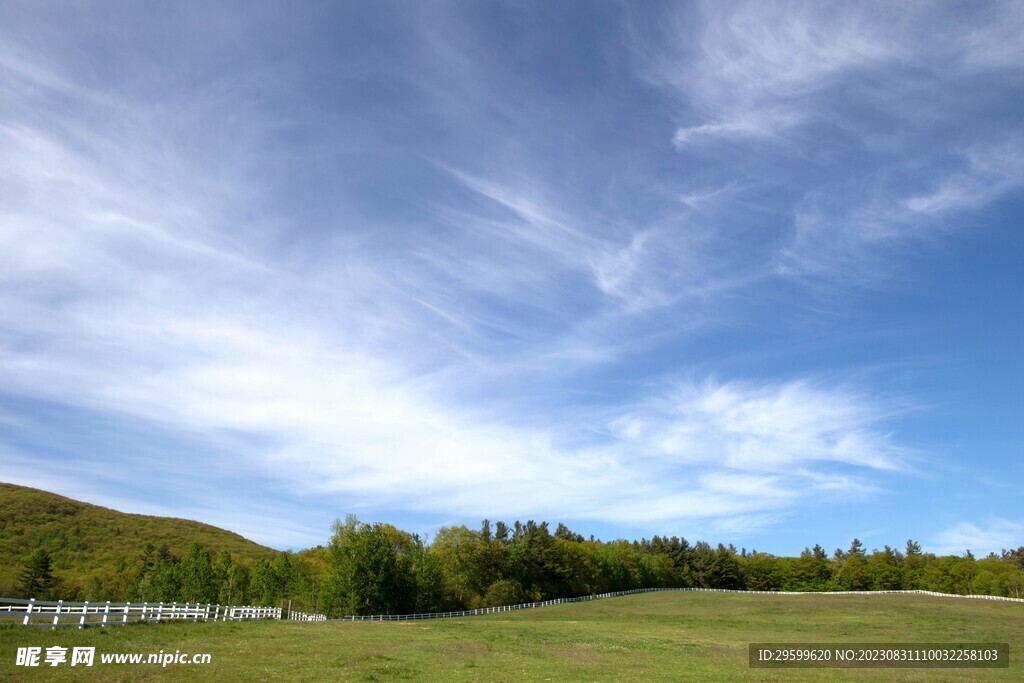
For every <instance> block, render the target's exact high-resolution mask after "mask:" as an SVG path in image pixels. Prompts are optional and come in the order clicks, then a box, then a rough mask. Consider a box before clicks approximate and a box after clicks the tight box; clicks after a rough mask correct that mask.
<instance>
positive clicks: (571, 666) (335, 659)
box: [0, 593, 1024, 681]
mask: <svg viewBox="0 0 1024 683" xmlns="http://www.w3.org/2000/svg"><path fill="white" fill-rule="evenodd" d="M765 641H773V642H795V641H805V642H806V641H812V642H835V643H839V642H893V643H908V642H957V641H959V642H964V641H973V642H983V641H989V642H1009V643H1010V659H1011V668H1009V669H987V670H986V669H918V670H898V669H866V670H864V669H861V670H839V669H820V670H809V669H751V668H749V667H748V665H747V645H748V643H750V642H765ZM29 645H35V646H42V647H44V648H45V647H47V646H52V645H61V646H64V647H74V646H76V645H79V646H81V645H92V646H95V647H96V648H97V664H96V666H94V667H93V668H92V669H83V668H80V667H76V668H71V667H69V666H67V665H66V664H65V665H61V666H59V667H56V668H50V667H40V668H38V669H27V668H18V667H15V666H14V662H15V651H16V649H17V647H19V646H29ZM159 650H164V651H165V652H174V651H175V650H181V651H182V652H190V653H193V652H209V653H211V654H212V664H210V665H207V666H198V665H191V666H190V665H170V666H168V667H167V668H165V669H161V668H160V667H158V666H155V665H137V666H128V665H120V666H118V665H106V666H103V665H101V664H99V663H98V657H99V653H102V652H108V653H110V652H141V653H149V652H157V651H159ZM1022 653H1024V605H1021V604H1015V603H998V602H986V601H980V600H977V601H976V600H953V599H941V598H931V597H924V596H907V595H869V596H816V595H800V596H770V595H736V594H724V593H653V594H645V595H634V596H627V597H621V598H609V599H605V600H597V601H593V602H587V603H577V604H572V605H558V606H554V607H546V608H541V609H536V610H526V611H522V612H511V613H501V614H492V615H487V616H480V617H469V618H463V619H437V620H431V621H418V622H391V623H387V622H384V623H378V622H372V623H371V622H361V623H360V622H357V623H351V622H327V623H296V622H254V623H209V624H180V623H179V624H149V625H135V626H125V627H113V628H106V629H99V628H92V629H84V630H78V629H57V630H51V629H26V628H23V627H18V626H7V627H3V628H0V680H26V681H27V680H36V679H38V680H47V681H49V680H104V681H148V680H203V681H205V680H214V681H270V680H274V681H277V680H285V681H334V680H339V681H394V680H427V681H521V680H528V681H545V680H551V681H678V680H701V681H707V680H717V681H726V680H754V681H791V680H914V681H922V680H928V681H931V680H1024V655H1022Z"/></svg>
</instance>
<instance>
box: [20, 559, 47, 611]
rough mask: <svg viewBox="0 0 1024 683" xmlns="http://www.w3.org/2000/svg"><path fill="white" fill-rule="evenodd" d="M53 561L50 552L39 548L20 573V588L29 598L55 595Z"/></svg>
mask: <svg viewBox="0 0 1024 683" xmlns="http://www.w3.org/2000/svg"><path fill="white" fill-rule="evenodd" d="M53 589H54V578H53V561H52V560H51V558H50V553H48V552H46V550H44V549H43V548H39V549H38V550H36V551H35V552H34V553H32V555H31V557H29V559H28V562H27V563H25V567H24V568H23V569H22V570H21V573H20V574H19V575H18V590H19V591H20V592H21V594H22V596H24V597H25V598H28V599H32V598H35V599H36V600H50V599H52V598H53V597H54V596H53Z"/></svg>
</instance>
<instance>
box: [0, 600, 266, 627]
mask: <svg viewBox="0 0 1024 683" xmlns="http://www.w3.org/2000/svg"><path fill="white" fill-rule="evenodd" d="M280 618H281V608H280V607H251V606H245V607H237V606H231V605H209V604H205V603H195V602H65V601H63V600H58V601H57V602H50V601H46V600H17V599H14V598H0V621H7V620H11V621H13V620H20V622H21V623H22V624H23V625H25V626H54V627H55V626H78V627H79V628H81V627H84V626H107V625H115V624H127V623H131V622H160V621H179V620H181V621H240V620H247V619H280Z"/></svg>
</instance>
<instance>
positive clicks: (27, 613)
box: [21, 598, 36, 626]
mask: <svg viewBox="0 0 1024 683" xmlns="http://www.w3.org/2000/svg"><path fill="white" fill-rule="evenodd" d="M35 604H36V599H35V598H32V599H30V600H29V601H28V608H27V609H26V610H25V620H24V621H23V622H21V625H22V626H28V622H29V620H30V619H31V618H32V607H33V605H35Z"/></svg>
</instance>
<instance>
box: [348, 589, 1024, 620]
mask: <svg viewBox="0 0 1024 683" xmlns="http://www.w3.org/2000/svg"><path fill="white" fill-rule="evenodd" d="M659 591H701V592H707V593H743V594H748V595H892V594H906V595H930V596H933V597H941V598H966V599H974V600H1001V601H1003V602H1024V598H1004V597H1002V596H998V595H956V594H953V593H935V592H933V591H918V590H914V591H903V590H899V591H818V592H811V591H803V592H801V591H747V590H733V589H729V588H635V589H633V590H628V591H615V592H613V593H601V594H599V595H581V596H579V597H575V598H557V599H554V600H544V601H542V602H526V603H523V604H521V605H504V606H502V607H480V608H477V609H470V610H462V611H458V612H431V613H427V614H374V615H349V616H346V617H341V619H340V620H341V621H412V620H415V619H445V618H450V617H475V616H478V615H481V614H494V613H496V612H512V611H516V610H522V609H536V608H538V607H547V606H549V605H563V604H567V603H572V602H586V601H588V600H598V599H601V598H616V597H619V596H622V595H636V594H638V593H655V592H659ZM331 621H334V620H333V619H332V620H331Z"/></svg>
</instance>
